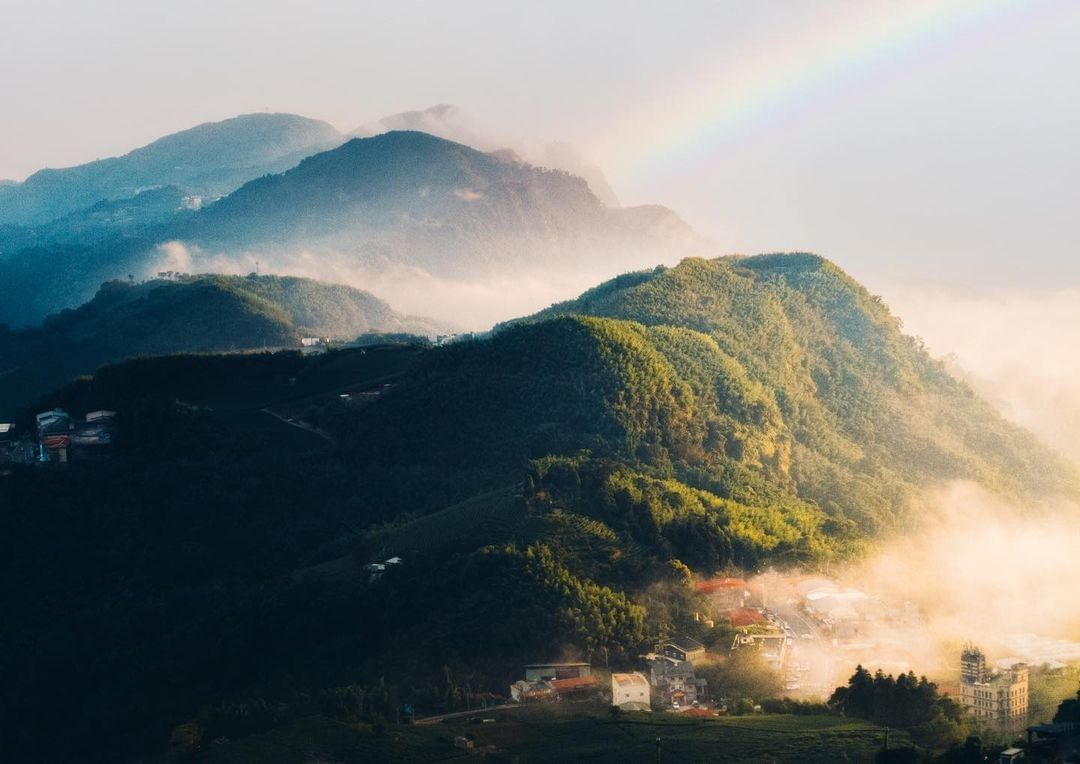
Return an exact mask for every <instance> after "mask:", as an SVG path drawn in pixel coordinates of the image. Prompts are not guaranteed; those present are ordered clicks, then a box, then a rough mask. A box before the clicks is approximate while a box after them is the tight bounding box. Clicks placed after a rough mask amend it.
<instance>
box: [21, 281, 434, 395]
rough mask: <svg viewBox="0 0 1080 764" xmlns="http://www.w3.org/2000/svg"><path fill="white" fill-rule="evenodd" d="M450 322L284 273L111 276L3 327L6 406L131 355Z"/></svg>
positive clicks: (422, 330) (423, 330) (257, 345)
mask: <svg viewBox="0 0 1080 764" xmlns="http://www.w3.org/2000/svg"><path fill="white" fill-rule="evenodd" d="M439 331H442V329H441V327H440V325H438V324H437V323H435V322H432V321H429V320H426V319H423V318H409V317H406V316H402V315H400V314H398V313H395V312H394V311H393V310H392V309H391V308H390V306H389V305H387V304H386V303H385V302H383V301H382V300H379V299H378V298H376V297H374V296H373V295H371V294H369V293H367V292H362V291H360V290H357V289H353V288H351V287H345V286H340V285H334V284H324V283H322V282H318V281H312V280H310V279H302V278H294V277H281V276H254V275H250V276H215V275H205V276H181V277H175V278H169V279H154V280H151V281H147V282H142V283H138V284H132V283H127V282H122V281H113V282H109V283H107V284H104V285H103V286H102V287H101V288H100V289H99V290H98V293H97V295H96V296H95V297H94V299H93V300H91V301H90V302H88V303H86V304H85V305H83V306H81V307H79V308H77V309H75V310H65V311H62V312H61V313H58V314H56V315H54V316H51V317H50V318H49V319H48V320H47V321H46V322H45V324H44V325H43V326H42V327H41V328H37V329H24V330H8V329H6V328H4V327H0V415H6V416H11V414H12V413H13V412H14V410H15V409H17V408H18V407H19V406H22V405H26V404H28V403H30V402H31V401H33V400H34V398H36V397H38V396H40V395H42V394H44V393H46V392H48V391H49V390H50V389H51V388H53V387H56V386H58V385H60V384H62V383H63V382H65V381H67V380H68V379H70V378H71V377H74V376H76V375H78V374H86V373H89V372H92V371H94V370H95V369H96V368H98V367H99V366H101V365H102V364H105V363H109V362H114V361H119V360H122V359H124V358H132V357H135V356H146V355H165V354H169V353H183V352H222V351H239V350H251V349H261V348H268V347H269V348H277V347H296V346H298V345H299V342H300V338H301V337H305V336H315V337H330V338H333V339H337V340H352V339H355V338H356V337H357V336H358V335H360V334H365V333H368V332H412V333H416V334H420V335H429V334H435V333H437V332H439Z"/></svg>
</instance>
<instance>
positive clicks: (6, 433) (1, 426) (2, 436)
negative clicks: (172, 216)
mask: <svg viewBox="0 0 1080 764" xmlns="http://www.w3.org/2000/svg"><path fill="white" fill-rule="evenodd" d="M14 439H15V425H14V424H12V423H10V422H0V444H4V445H6V444H8V443H10V442H11V441H12V440H14Z"/></svg>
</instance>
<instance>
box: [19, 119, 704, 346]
mask: <svg viewBox="0 0 1080 764" xmlns="http://www.w3.org/2000/svg"><path fill="white" fill-rule="evenodd" d="M154 193H155V194H157V195H158V196H157V197H155V198H158V197H166V196H167V194H168V192H167V191H164V190H163V191H155V192H154ZM172 193H174V194H175V193H176V192H172ZM144 198H146V197H145V196H143V195H140V196H137V197H135V199H133V200H130V201H128V202H123V203H109V204H111V205H113V206H116V205H117V204H118V205H119V206H118V207H116V209H113V208H112V207H109V206H108V205H106V206H105V208H104V209H103V208H102V207H101V206H100V205H99V206H98V207H95V208H93V209H91V210H88V211H85V212H80V213H77V214H74V215H70V216H68V217H66V218H63V219H61V220H58V221H54V222H52V223H49V224H45V225H42V226H38V227H36V228H34V229H32V230H27V229H25V228H18V227H16V228H11V229H8V230H6V231H0V321H2V322H7V323H9V324H12V325H16V326H19V325H25V324H27V323H33V322H35V321H37V320H40V319H41V318H42V317H43V316H44V315H47V314H48V313H52V312H55V311H57V310H60V309H62V308H67V307H73V306H75V305H78V304H80V303H81V302H83V301H85V300H86V299H89V297H90V296H91V295H92V294H93V292H94V290H96V288H97V286H98V285H99V284H100V283H102V282H104V281H107V280H110V279H114V278H123V277H125V276H126V275H127V274H135V275H140V276H143V275H152V274H154V273H156V272H157V271H159V270H173V271H181V272H195V271H217V272H226V273H229V272H231V273H237V272H240V273H244V272H248V271H251V270H255V267H256V262H260V263H261V264H262V267H263V270H264V271H274V272H278V273H292V274H298V275H307V276H312V277H316V278H321V279H324V280H329V281H337V282H346V283H351V284H354V285H358V286H362V287H363V288H368V289H371V290H373V291H375V292H376V293H378V294H379V295H380V296H383V297H386V298H388V299H389V300H390V301H391V302H392V303H393V304H395V305H396V306H398V307H399V308H402V309H405V310H407V311H410V312H424V313H430V314H435V315H436V316H438V317H442V318H444V319H447V320H452V321H454V322H455V323H458V324H459V325H460V324H471V325H472V327H474V328H475V327H483V326H489V325H490V323H491V322H492V321H493V320H495V319H497V318H505V317H507V316H508V315H512V313H509V312H507V311H508V307H507V305H506V304H505V303H503V304H500V303H498V302H497V301H495V302H494V303H493V304H491V305H485V304H484V303H483V301H480V300H476V299H474V298H473V296H472V295H471V294H470V289H476V288H477V285H481V288H487V289H490V290H491V291H496V290H494V289H491V287H490V286H488V285H489V284H491V283H496V284H498V285H499V286H498V291H502V292H503V293H505V294H506V295H508V299H509V300H510V301H511V302H513V303H516V304H518V305H519V307H518V309H519V310H520V305H521V304H522V303H524V305H525V306H526V307H540V306H542V305H544V304H547V303H549V302H550V295H551V293H552V292H553V291H555V293H557V291H556V290H555V289H554V288H553V287H552V286H551V284H552V283H561V284H563V287H562V288H563V289H565V288H566V287H565V284H566V283H570V284H574V283H580V282H581V281H583V280H588V281H593V282H594V281H595V280H596V279H598V278H600V277H602V276H604V275H610V274H613V273H618V272H620V271H623V270H626V269H627V268H630V267H641V266H643V265H652V264H655V263H657V262H668V261H670V260H671V259H672V258H674V257H678V256H679V255H680V254H693V253H697V252H700V251H701V250H702V249H703V248H704V246H705V242H703V240H702V239H700V237H698V236H697V235H696V234H694V232H693V231H692V230H691V229H690V228H689V227H688V226H687V225H686V224H685V223H683V222H682V221H681V220H680V219H679V218H678V216H677V215H675V214H674V213H672V212H671V211H669V210H666V209H665V208H662V207H656V206H654V207H635V208H609V207H606V206H605V205H604V204H603V203H601V202H600V200H599V199H597V197H596V196H595V195H594V194H593V193H592V192H591V190H590V189H589V187H588V184H587V183H586V182H585V181H584V180H583V179H581V178H578V177H575V176H572V175H570V174H568V173H566V172H563V171H558V170H548V169H544V168H539V167H534V166H532V165H529V164H527V163H524V162H522V161H520V160H518V159H517V158H516V157H512V156H506V155H503V154H498V155H496V154H488V153H484V152H481V151H477V150H475V149H472V148H469V147H467V146H464V145H462V144H458V143H454V142H452V141H448V140H445V139H441V138H437V137H434V136H431V135H427V134H425V133H419V132H390V133H384V134H382V135H378V136H375V137H372V138H365V139H353V140H350V141H348V142H347V143H345V144H343V145H341V146H338V147H336V148H333V149H330V150H328V151H324V152H321V153H319V154H316V155H314V156H311V157H308V158H307V159H305V160H304V161H302V162H300V163H299V164H298V165H297V166H296V167H294V168H292V169H291V170H288V171H287V172H284V173H281V174H279V175H265V176H263V177H260V178H257V179H255V180H253V181H249V182H248V183H245V184H244V185H243V186H242V187H241V188H239V189H237V190H236V191H234V192H233V193H231V194H229V195H227V196H226V197H225V198H223V199H221V200H220V201H218V202H216V203H214V204H211V205H209V206H207V207H205V208H204V209H201V210H197V211H192V210H177V211H176V212H175V214H173V215H172V216H168V217H165V219H163V216H162V215H160V214H158V212H157V211H156V210H157V208H155V207H153V206H152V205H145V204H142V200H143V199H144ZM144 208H147V209H148V210H149V211H147V212H145V214H144V212H143V209H144ZM500 280H501V281H500ZM537 284H539V285H540V286H539V287H537V286H536V285H537ZM530 290H532V291H531V292H530ZM564 294H565V292H564ZM470 310H471V311H472V312H471V313H467V314H466V318H465V319H464V320H463V319H462V317H461V315H460V314H461V313H462V312H465V311H470ZM485 310H486V311H487V313H486V314H485V313H484V312H483V311H485Z"/></svg>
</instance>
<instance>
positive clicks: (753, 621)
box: [726, 607, 769, 628]
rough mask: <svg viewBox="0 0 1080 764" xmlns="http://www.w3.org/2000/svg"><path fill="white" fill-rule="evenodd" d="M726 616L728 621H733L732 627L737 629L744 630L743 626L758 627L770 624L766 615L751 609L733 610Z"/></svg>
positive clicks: (740, 608)
mask: <svg viewBox="0 0 1080 764" xmlns="http://www.w3.org/2000/svg"><path fill="white" fill-rule="evenodd" d="M726 615H727V617H728V620H730V621H731V625H732V626H735V627H737V628H742V627H743V626H758V625H760V624H763V623H768V622H769V619H768V618H766V617H765V614H764V613H762V612H761V611H760V610H754V608H750V607H737V608H733V609H731V610H729V611H728V612H727V614H726Z"/></svg>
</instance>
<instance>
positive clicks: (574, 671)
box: [525, 663, 592, 682]
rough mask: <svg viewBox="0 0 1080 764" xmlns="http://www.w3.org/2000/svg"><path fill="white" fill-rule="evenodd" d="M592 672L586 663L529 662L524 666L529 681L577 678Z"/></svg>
mask: <svg viewBox="0 0 1080 764" xmlns="http://www.w3.org/2000/svg"><path fill="white" fill-rule="evenodd" d="M591 674H592V666H590V665H589V664H588V663H530V664H529V665H527V666H526V667H525V679H526V681H529V682H537V681H540V680H549V681H550V680H552V679H578V678H580V677H585V676H589V675H591Z"/></svg>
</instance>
